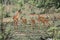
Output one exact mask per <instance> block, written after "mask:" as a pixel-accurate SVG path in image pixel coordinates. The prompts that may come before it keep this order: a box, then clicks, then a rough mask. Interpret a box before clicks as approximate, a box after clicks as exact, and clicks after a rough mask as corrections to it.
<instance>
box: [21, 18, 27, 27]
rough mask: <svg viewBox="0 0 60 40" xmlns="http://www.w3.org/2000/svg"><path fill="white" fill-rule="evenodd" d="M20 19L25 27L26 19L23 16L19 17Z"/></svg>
mask: <svg viewBox="0 0 60 40" xmlns="http://www.w3.org/2000/svg"><path fill="white" fill-rule="evenodd" d="M21 21H22V23H23V25H24V26H25V27H24V28H26V24H27V19H26V18H24V17H22V18H21Z"/></svg>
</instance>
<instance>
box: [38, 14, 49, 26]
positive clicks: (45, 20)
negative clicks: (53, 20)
mask: <svg viewBox="0 0 60 40" xmlns="http://www.w3.org/2000/svg"><path fill="white" fill-rule="evenodd" d="M38 22H42V23H43V25H46V24H49V23H48V22H49V20H48V19H46V18H45V17H42V16H40V15H38Z"/></svg>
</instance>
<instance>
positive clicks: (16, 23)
mask: <svg viewBox="0 0 60 40" xmlns="http://www.w3.org/2000/svg"><path fill="white" fill-rule="evenodd" d="M20 14H21V10H18V11H17V12H16V14H15V15H14V16H13V21H14V25H15V26H14V29H17V28H18V27H17V26H18V19H19V15H20Z"/></svg>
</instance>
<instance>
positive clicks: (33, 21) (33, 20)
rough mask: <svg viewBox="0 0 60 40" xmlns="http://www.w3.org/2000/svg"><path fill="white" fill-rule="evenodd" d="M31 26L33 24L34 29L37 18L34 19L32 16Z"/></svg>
mask: <svg viewBox="0 0 60 40" xmlns="http://www.w3.org/2000/svg"><path fill="white" fill-rule="evenodd" d="M31 26H32V28H33V30H34V27H35V19H33V18H31Z"/></svg>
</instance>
